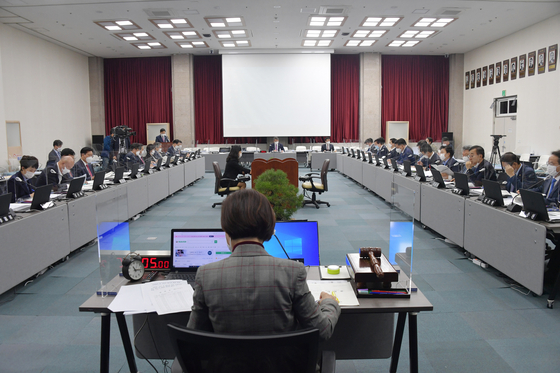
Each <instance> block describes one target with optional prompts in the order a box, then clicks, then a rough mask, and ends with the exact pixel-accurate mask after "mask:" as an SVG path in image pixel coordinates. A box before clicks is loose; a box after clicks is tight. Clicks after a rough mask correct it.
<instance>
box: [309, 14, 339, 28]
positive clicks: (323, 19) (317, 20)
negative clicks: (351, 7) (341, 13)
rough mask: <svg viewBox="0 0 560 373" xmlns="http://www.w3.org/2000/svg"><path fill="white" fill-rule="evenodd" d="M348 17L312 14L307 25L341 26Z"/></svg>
mask: <svg viewBox="0 0 560 373" xmlns="http://www.w3.org/2000/svg"><path fill="white" fill-rule="evenodd" d="M347 18H348V17H328V16H310V17H309V19H308V20H307V25H308V26H311V27H340V26H342V25H344V22H346V19H347Z"/></svg>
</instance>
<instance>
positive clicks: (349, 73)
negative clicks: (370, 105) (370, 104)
mask: <svg viewBox="0 0 560 373" xmlns="http://www.w3.org/2000/svg"><path fill="white" fill-rule="evenodd" d="M359 131H360V55H359V54H331V141H332V142H343V141H351V140H356V141H357V140H358V139H359V138H360V135H359ZM317 139H318V140H317V141H321V140H319V139H320V138H317Z"/></svg>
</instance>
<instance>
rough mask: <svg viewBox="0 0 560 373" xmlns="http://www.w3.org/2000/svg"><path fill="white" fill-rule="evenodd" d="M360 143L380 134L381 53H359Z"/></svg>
mask: <svg viewBox="0 0 560 373" xmlns="http://www.w3.org/2000/svg"><path fill="white" fill-rule="evenodd" d="M360 57H361V58H360V139H359V140H360V144H363V143H364V141H365V139H367V138H368V137H371V138H372V139H374V140H375V139H376V138H377V137H379V136H381V53H362V54H361V55H360Z"/></svg>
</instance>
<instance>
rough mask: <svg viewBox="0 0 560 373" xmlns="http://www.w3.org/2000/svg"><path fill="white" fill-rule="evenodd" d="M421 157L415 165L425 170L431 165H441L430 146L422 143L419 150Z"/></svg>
mask: <svg viewBox="0 0 560 373" xmlns="http://www.w3.org/2000/svg"><path fill="white" fill-rule="evenodd" d="M420 151H421V152H422V155H423V157H422V158H421V159H420V160H419V161H418V163H417V164H419V165H421V166H422V167H424V168H425V169H429V168H430V166H431V165H433V164H441V159H439V156H438V155H437V154H436V153H434V151H433V150H432V147H431V146H430V144H428V143H427V142H425V141H424V143H423V144H422V147H421V148H420Z"/></svg>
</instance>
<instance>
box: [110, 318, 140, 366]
mask: <svg viewBox="0 0 560 373" xmlns="http://www.w3.org/2000/svg"><path fill="white" fill-rule="evenodd" d="M115 315H116V316H117V323H118V324H119V331H120V332H121V338H122V342H123V346H124V352H125V354H126V360H127V361H128V369H129V370H130V373H136V372H138V368H137V367H136V360H135V359H134V352H133V351H132V343H130V335H129V334H128V327H127V325H126V319H125V318H124V314H123V313H122V312H118V313H116V314H115Z"/></svg>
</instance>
